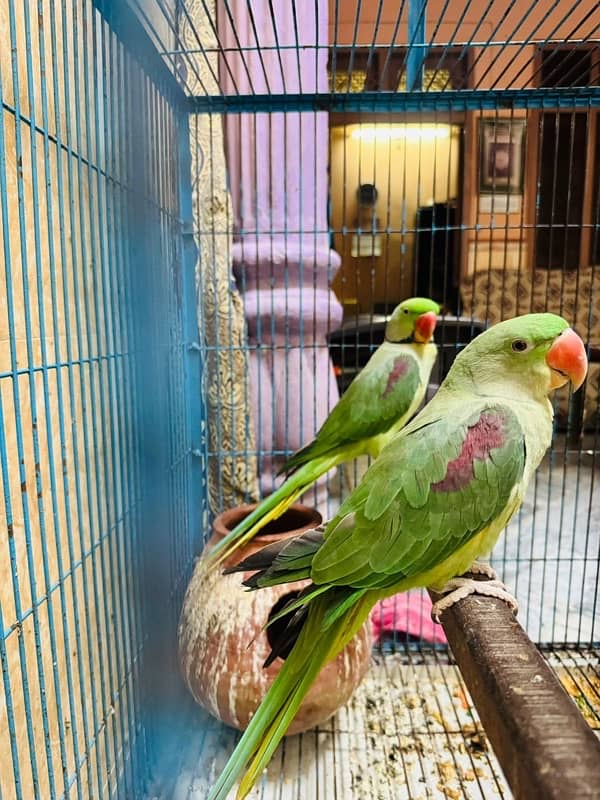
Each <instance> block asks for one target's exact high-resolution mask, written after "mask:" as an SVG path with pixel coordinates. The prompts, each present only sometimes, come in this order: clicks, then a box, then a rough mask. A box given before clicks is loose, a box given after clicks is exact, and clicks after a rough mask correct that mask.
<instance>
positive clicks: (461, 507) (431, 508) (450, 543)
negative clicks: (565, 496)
mask: <svg viewBox="0 0 600 800" xmlns="http://www.w3.org/2000/svg"><path fill="white" fill-rule="evenodd" d="M525 455H526V454H525V440H524V435H523V432H522V430H521V427H520V425H519V421H518V419H517V417H516V415H515V414H514V412H513V411H511V409H510V408H509V407H508V406H504V405H489V406H486V407H483V408H479V409H477V410H476V411H472V412H471V413H470V414H465V415H464V418H463V420H462V421H461V420H460V419H459V420H456V419H455V418H452V416H451V415H449V416H448V417H444V418H440V419H438V420H435V421H434V422H432V423H430V424H428V425H425V426H423V427H422V428H418V429H416V430H413V431H411V432H410V433H408V434H406V435H400V436H399V437H398V438H397V439H396V440H395V441H394V442H393V443H391V444H390V445H388V447H387V448H386V449H385V450H384V451H383V453H382V454H381V456H380V457H379V459H378V460H377V461H376V462H375V463H374V464H373V465H372V467H371V468H370V469H369V470H368V472H367V473H366V475H365V477H364V479H363V481H362V484H361V486H360V487H359V490H358V491H356V492H354V494H353V495H352V496H351V497H350V498H348V500H347V501H346V503H345V504H344V505H343V506H342V507H341V508H340V510H339V512H338V514H337V516H336V518H335V519H334V520H332V522H331V523H330V525H328V526H327V529H326V531H325V541H324V544H323V547H321V548H320V549H319V551H318V553H316V555H315V557H314V560H313V563H312V572H311V577H312V579H313V580H314V581H315V582H316V583H318V584H321V583H327V584H338V585H352V586H354V587H356V588H361V587H363V588H384V587H386V586H388V585H393V584H394V583H397V582H398V581H400V580H401V579H403V578H410V577H414V576H418V575H419V574H421V573H423V572H426V571H427V570H429V569H431V568H433V567H435V566H436V565H437V564H439V563H441V562H442V561H444V560H445V559H446V558H447V557H449V556H450V555H451V554H452V553H453V552H455V551H456V550H458V549H459V548H460V547H461V546H462V545H463V544H465V543H466V542H467V541H468V540H469V539H470V538H471V537H473V536H474V535H476V534H477V533H478V532H480V531H482V530H483V529H484V528H486V526H487V525H489V524H490V523H491V522H492V521H493V520H494V519H496V518H497V517H499V516H500V515H501V514H502V512H503V511H504V509H505V508H506V507H507V506H508V504H509V503H510V500H511V496H512V494H513V491H514V489H515V487H516V486H517V485H518V484H519V483H520V481H521V480H522V477H523V470H524V465H525Z"/></svg>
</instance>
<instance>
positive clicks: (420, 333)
mask: <svg viewBox="0 0 600 800" xmlns="http://www.w3.org/2000/svg"><path fill="white" fill-rule="evenodd" d="M439 313H440V307H439V306H438V304H437V303H435V302H434V301H433V300H429V299H427V298H422V297H413V298H411V299H409V300H404V302H402V303H400V305H399V306H397V307H396V308H395V309H394V312H393V314H392V315H391V317H390V319H389V320H388V322H387V324H386V327H385V341H384V342H383V343H382V344H381V345H380V346H379V347H378V348H377V350H376V351H375V352H374V353H373V355H372V356H371V358H370V359H369V362H368V363H367V364H366V366H365V367H364V369H363V370H362V371H361V372H360V373H359V374H358V375H357V376H356V378H355V379H354V380H353V381H352V383H351V384H350V386H349V387H348V389H347V390H346V392H345V393H344V394H343V395H342V397H341V398H340V400H339V402H338V403H337V404H336V406H335V407H334V408H333V410H332V411H331V413H330V414H329V416H328V417H327V419H326V420H325V422H324V423H323V425H322V426H321V428H320V429H319V431H318V433H317V435H316V437H315V439H314V440H313V441H312V442H311V443H310V444H309V445H307V446H306V447H303V448H302V449H301V450H298V451H297V452H296V453H294V455H292V456H291V458H290V459H288V461H287V462H286V463H285V464H284V466H283V467H282V469H281V470H280V474H281V473H288V474H289V473H292V474H291V475H290V476H289V477H288V478H287V480H286V481H285V482H284V483H283V484H282V485H281V486H280V487H279V488H278V489H277V490H276V491H275V492H273V494H271V495H269V496H268V497H267V498H265V499H264V500H263V501H262V503H260V504H259V505H258V506H257V508H256V509H255V510H254V511H252V513H251V514H249V515H248V516H247V517H245V518H244V519H243V520H242V521H241V522H240V523H239V525H237V526H236V527H235V528H234V529H233V530H232V531H231V532H230V533H229V534H228V535H227V536H225V537H224V538H223V539H222V540H221V541H220V542H219V543H218V544H217V545H215V546H214V547H213V548H212V550H211V551H210V552H209V553H207V555H206V556H205V557H204V559H203V560H204V568H205V569H206V570H209V569H211V568H213V567H215V566H217V565H218V564H220V563H222V562H223V561H224V560H225V559H226V558H227V557H228V556H230V555H231V554H232V553H233V552H234V551H235V550H237V549H238V548H239V547H241V546H242V545H243V544H245V543H246V542H247V541H249V540H250V539H252V538H253V537H254V536H255V535H256V534H257V533H258V531H259V530H260V529H261V528H263V527H264V526H265V525H266V524H267V523H268V522H270V521H271V520H273V519H277V517H279V516H281V514H283V512H284V511H285V510H286V509H288V508H289V507H290V506H291V505H292V503H294V501H295V500H297V499H298V497H300V495H302V494H303V493H304V492H305V491H306V490H307V489H308V488H309V487H310V486H312V484H313V483H314V482H315V481H316V480H317V479H318V478H319V477H320V476H321V475H323V474H324V473H326V472H328V471H329V470H330V469H332V468H333V467H335V466H337V465H338V464H341V463H342V462H344V461H349V460H350V459H352V458H356V457H357V456H359V455H364V454H369V455H371V456H373V457H374V458H376V457H377V456H378V455H379V453H380V451H381V449H382V447H383V446H384V445H385V444H386V442H387V441H389V439H390V437H391V436H393V434H395V433H396V432H397V431H399V430H400V429H401V428H402V427H403V426H404V425H405V424H406V423H407V422H408V420H409V419H410V418H411V417H412V415H413V414H414V413H415V412H416V411H417V409H418V408H419V406H420V405H421V403H422V401H423V398H424V397H425V392H426V390H427V384H428V382H429V376H430V374H431V370H432V368H433V365H434V363H435V359H436V355H437V348H436V346H435V344H434V343H433V342H432V341H431V338H432V336H433V332H434V330H435V325H436V321H437V315H438V314H439Z"/></svg>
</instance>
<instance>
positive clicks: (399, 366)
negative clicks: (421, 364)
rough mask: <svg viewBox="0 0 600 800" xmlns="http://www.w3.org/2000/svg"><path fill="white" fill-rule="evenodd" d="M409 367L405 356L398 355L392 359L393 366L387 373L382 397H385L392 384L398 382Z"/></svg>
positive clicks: (392, 386)
mask: <svg viewBox="0 0 600 800" xmlns="http://www.w3.org/2000/svg"><path fill="white" fill-rule="evenodd" d="M408 367H409V360H408V358H407V357H406V356H398V357H397V358H396V359H395V360H394V366H393V367H392V370H391V372H390V374H389V375H388V379H387V384H386V387H385V389H384V390H383V394H382V397H387V396H388V394H389V393H390V392H391V391H392V389H393V388H394V386H395V385H396V384H397V383H398V381H399V380H400V378H402V377H404V375H406V373H407V372H408Z"/></svg>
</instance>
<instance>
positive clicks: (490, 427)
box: [431, 412, 506, 492]
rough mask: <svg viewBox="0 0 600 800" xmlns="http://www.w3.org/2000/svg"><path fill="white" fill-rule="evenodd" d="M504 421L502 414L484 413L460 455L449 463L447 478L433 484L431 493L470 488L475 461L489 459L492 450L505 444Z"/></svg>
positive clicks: (472, 429)
mask: <svg viewBox="0 0 600 800" xmlns="http://www.w3.org/2000/svg"><path fill="white" fill-rule="evenodd" d="M504 421H505V420H504V417H503V416H502V415H501V414H493V413H492V412H486V413H483V414H482V415H481V417H480V418H479V420H478V421H477V422H476V423H475V425H473V426H472V427H470V428H468V430H467V435H466V436H465V440H464V442H463V446H462V448H461V451H460V453H459V455H458V456H457V457H456V458H455V459H454V460H453V461H450V462H449V463H448V466H447V468H446V477H445V478H444V479H443V480H441V481H438V483H434V484H432V486H431V491H432V492H456V491H458V490H459V489H463V488H464V487H465V486H468V485H469V483H471V481H472V480H473V475H474V473H473V462H474V461H475V459H480V460H483V459H485V458H487V457H488V456H489V454H490V450H493V449H494V448H495V447H500V446H501V445H503V444H504V442H505V439H506V437H505V435H504Z"/></svg>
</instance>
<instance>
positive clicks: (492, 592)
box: [431, 578, 519, 623]
mask: <svg viewBox="0 0 600 800" xmlns="http://www.w3.org/2000/svg"><path fill="white" fill-rule="evenodd" d="M441 593H442V594H443V595H444V597H442V598H441V599H440V600H438V601H437V603H434V604H433V606H432V608H431V617H432V619H433V620H434V622H438V623H439V621H440V616H441V614H442V613H443V612H444V611H446V609H448V608H450V606H453V605H454V604H455V603H458V601H459V600H463V599H464V598H465V597H468V596H469V595H470V594H480V595H484V596H485V597H496V598H497V599H498V600H502V601H503V602H505V603H507V604H508V605H509V606H510V609H511V611H512V612H513V614H515V615H516V613H517V611H518V610H519V605H518V603H517V601H516V599H515V598H514V597H513V596H512V594H509V592H507V590H506V586H505V585H504V584H503V583H502V581H499V580H497V579H493V580H490V581H477V580H473V579H472V578H452V580H451V581H448V583H447V584H446V585H445V586H444V588H443V589H442V592H441Z"/></svg>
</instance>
